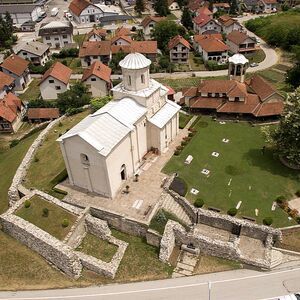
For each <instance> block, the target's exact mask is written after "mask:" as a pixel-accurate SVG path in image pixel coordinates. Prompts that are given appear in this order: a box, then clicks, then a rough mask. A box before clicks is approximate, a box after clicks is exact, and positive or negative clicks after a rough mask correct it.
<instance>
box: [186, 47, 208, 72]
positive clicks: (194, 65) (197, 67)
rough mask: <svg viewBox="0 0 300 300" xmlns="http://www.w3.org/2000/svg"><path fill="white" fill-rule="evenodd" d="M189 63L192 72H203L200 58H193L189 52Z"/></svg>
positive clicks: (192, 54) (203, 68) (203, 66)
mask: <svg viewBox="0 0 300 300" xmlns="http://www.w3.org/2000/svg"><path fill="white" fill-rule="evenodd" d="M189 62H190V66H191V69H192V70H193V71H205V70H206V68H205V65H204V63H203V61H202V59H201V58H200V57H197V56H196V57H195V55H194V53H193V52H190V55H189Z"/></svg>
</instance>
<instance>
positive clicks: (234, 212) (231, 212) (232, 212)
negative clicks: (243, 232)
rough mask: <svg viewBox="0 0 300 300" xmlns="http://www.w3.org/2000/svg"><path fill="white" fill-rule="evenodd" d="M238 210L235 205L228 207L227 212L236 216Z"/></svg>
mask: <svg viewBox="0 0 300 300" xmlns="http://www.w3.org/2000/svg"><path fill="white" fill-rule="evenodd" d="M237 211H238V210H237V209H236V208H235V207H232V208H230V209H228V211H227V214H228V215H229V216H232V217H234V216H235V215H236V214H237Z"/></svg>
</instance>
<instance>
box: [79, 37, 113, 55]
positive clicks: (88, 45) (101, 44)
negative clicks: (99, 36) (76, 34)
mask: <svg viewBox="0 0 300 300" xmlns="http://www.w3.org/2000/svg"><path fill="white" fill-rule="evenodd" d="M109 54H110V41H86V42H83V44H82V46H81V47H80V50H79V57H85V56H98V55H99V56H100V55H109Z"/></svg>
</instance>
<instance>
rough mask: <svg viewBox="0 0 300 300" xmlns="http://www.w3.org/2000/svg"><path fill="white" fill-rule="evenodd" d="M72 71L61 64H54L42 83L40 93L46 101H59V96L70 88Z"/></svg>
mask: <svg viewBox="0 0 300 300" xmlns="http://www.w3.org/2000/svg"><path fill="white" fill-rule="evenodd" d="M71 74H72V70H71V69H70V68H68V67H66V66H65V65H63V64H62V63H60V62H56V63H54V64H53V65H52V66H51V68H50V69H49V70H47V71H46V73H45V74H44V75H43V77H42V79H41V81H40V91H41V95H42V98H43V99H44V100H54V99H57V95H58V94H61V93H63V92H65V91H67V90H68V89H69V87H70V84H69V82H70V77H71Z"/></svg>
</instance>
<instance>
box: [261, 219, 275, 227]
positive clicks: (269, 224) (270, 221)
mask: <svg viewBox="0 0 300 300" xmlns="http://www.w3.org/2000/svg"><path fill="white" fill-rule="evenodd" d="M272 223H273V219H272V218H271V217H267V218H264V219H263V224H264V225H267V226H271V225H272Z"/></svg>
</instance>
